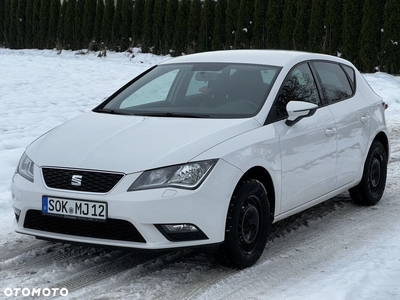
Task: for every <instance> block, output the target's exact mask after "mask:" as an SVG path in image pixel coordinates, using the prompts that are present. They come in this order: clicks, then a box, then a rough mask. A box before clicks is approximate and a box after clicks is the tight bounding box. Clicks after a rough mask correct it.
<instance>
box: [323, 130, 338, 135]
mask: <svg viewBox="0 0 400 300" xmlns="http://www.w3.org/2000/svg"><path fill="white" fill-rule="evenodd" d="M335 134H336V128H328V129H325V135H326V136H332V135H335Z"/></svg>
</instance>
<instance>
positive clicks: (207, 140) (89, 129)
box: [27, 112, 260, 174]
mask: <svg viewBox="0 0 400 300" xmlns="http://www.w3.org/2000/svg"><path fill="white" fill-rule="evenodd" d="M259 126H260V124H259V123H258V122H256V121H255V120H254V119H194V118H190V119H188V118H168V117H164V118H163V117H141V116H125V115H110V114H101V113H94V112H89V113H86V114H83V115H82V116H79V117H77V118H75V119H73V120H71V121H69V122H67V123H64V124H63V125H60V126H59V127H56V128H55V129H53V130H51V131H49V132H48V133H47V134H45V135H43V136H41V137H40V138H38V139H37V140H36V141H35V142H33V143H32V144H31V145H30V146H29V147H28V149H27V154H28V156H29V157H30V158H31V159H32V160H33V161H34V162H35V163H36V164H37V165H39V166H40V167H42V166H52V167H66V168H78V169H96V170H107V171H115V172H124V173H127V174H128V173H134V172H138V171H144V170H147V169H152V168H158V167H162V166H168V165H174V164H180V163H184V162H188V161H190V160H192V159H194V158H195V157H196V156H198V155H199V154H201V153H202V152H204V151H206V150H208V149H210V148H211V147H213V146H215V145H217V144H219V143H221V142H223V141H225V140H228V139H230V138H232V137H234V136H237V135H239V134H241V133H244V132H246V131H249V130H252V129H255V128H257V127H259ZM210 158H215V157H210Z"/></svg>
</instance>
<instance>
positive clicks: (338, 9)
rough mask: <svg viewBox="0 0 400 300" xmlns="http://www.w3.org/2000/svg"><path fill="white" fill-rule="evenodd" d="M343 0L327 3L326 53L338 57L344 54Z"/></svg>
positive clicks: (332, 0) (324, 50)
mask: <svg viewBox="0 0 400 300" xmlns="http://www.w3.org/2000/svg"><path fill="white" fill-rule="evenodd" d="M342 18H343V0H327V1H326V17H325V32H326V34H325V37H326V41H325V43H324V49H323V52H324V53H329V54H332V55H338V54H339V53H341V52H342V44H343V38H342V32H343V29H342V21H343V19H342Z"/></svg>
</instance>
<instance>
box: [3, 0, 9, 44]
mask: <svg viewBox="0 0 400 300" xmlns="http://www.w3.org/2000/svg"><path fill="white" fill-rule="evenodd" d="M10 9H11V0H4V19H2V20H0V22H3V27H2V28H3V29H2V32H1V33H0V34H1V36H2V39H3V45H4V46H6V47H10V46H9V41H8V30H9V27H8V25H9V24H10V17H11V13H10Z"/></svg>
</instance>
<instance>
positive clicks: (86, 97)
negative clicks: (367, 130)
mask: <svg viewBox="0 0 400 300" xmlns="http://www.w3.org/2000/svg"><path fill="white" fill-rule="evenodd" d="M163 59H167V57H158V56H153V55H150V54H138V55H136V56H135V57H134V58H132V57H129V56H128V55H127V54H124V53H108V56H107V57H106V58H98V57H96V55H95V54H87V55H75V53H74V52H70V51H63V52H62V54H61V55H57V53H56V51H50V50H45V51H39V50H19V51H12V50H8V49H0V225H1V230H0V299H3V298H4V299H17V298H24V297H22V296H21V297H19V296H17V297H15V296H10V297H8V296H7V295H8V292H9V291H10V289H15V288H29V289H32V288H42V289H44V288H63V287H65V288H68V290H69V295H68V298H69V299H117V298H118V299H274V300H281V299H289V300H295V299H296V300H297V299H299V300H300V299H301V300H304V299H307V300H314V299H315V300H317V299H318V300H320V299H328V300H329V299H332V300H333V299H335V300H336V299H346V300H353V299H375V300H376V299H377V300H380V299H382V300H391V299H400V218H399V216H400V195H399V192H400V187H399V180H400V78H398V77H393V76H390V75H387V74H384V73H375V74H366V75H365V77H366V79H367V81H368V82H369V83H370V85H371V86H372V88H373V89H374V90H375V91H376V92H377V93H378V94H379V95H381V96H382V97H383V98H384V101H385V102H386V103H388V104H389V108H388V110H387V111H386V115H387V121H388V126H389V128H390V133H391V138H392V155H391V157H392V161H391V163H390V164H389V174H388V180H387V189H386V193H385V195H384V197H383V199H382V200H381V202H380V203H379V204H378V205H376V206H375V207H371V208H365V207H359V206H356V205H354V204H352V202H351V201H350V199H349V196H348V195H347V194H343V195H341V196H340V197H336V198H335V199H332V200H329V201H327V202H325V203H323V204H321V205H319V206H317V207H315V208H312V209H310V210H308V211H306V212H304V213H301V214H299V215H296V216H294V217H292V218H290V219H289V220H286V221H283V222H280V223H279V224H277V225H276V226H274V231H273V233H272V235H271V239H270V242H269V243H268V244H267V248H266V251H265V252H264V254H263V256H262V257H261V259H260V261H259V262H258V263H257V264H256V265H255V266H254V267H252V268H249V269H246V270H242V271H237V270H232V269H228V268H225V267H222V266H219V265H218V264H217V263H215V262H214V261H213V260H212V258H211V257H210V256H208V255H206V254H202V253H198V252H194V251H191V250H184V251H178V252H174V253H156V254H135V253H129V252H123V251H115V250H105V249H97V248H88V247H78V246H71V245H64V244H58V243H56V244H53V243H50V242H46V241H40V240H35V239H34V238H33V237H29V236H22V235H18V234H16V233H14V231H13V228H12V222H13V211H12V209H11V196H10V180H11V177H12V175H13V172H14V170H15V167H16V164H17V162H18V160H19V158H20V156H21V154H22V153H23V151H24V148H25V147H26V146H27V145H28V144H29V143H30V142H32V141H33V140H34V139H35V138H37V137H38V136H40V135H41V134H43V133H45V132H46V131H48V130H50V129H51V128H53V127H55V126H57V125H59V124H61V123H63V122H65V121H67V120H69V119H71V118H73V117H75V116H78V115H79V114H82V113H83V112H85V111H88V110H90V109H92V108H93V107H94V106H96V105H97V104H99V103H100V102H101V101H102V100H103V99H104V98H106V97H107V96H109V95H110V94H111V93H112V92H113V91H115V90H116V89H117V88H119V87H120V86H122V85H123V84H124V83H126V82H127V81H128V80H130V79H131V78H132V77H134V76H135V75H137V74H138V73H140V72H141V71H143V70H145V69H146V68H148V67H150V66H151V65H154V64H156V63H157V62H159V61H160V60H163ZM19 295H21V293H20V294H19ZM25 298H26V297H25Z"/></svg>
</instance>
